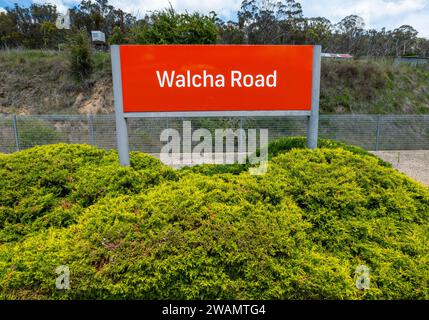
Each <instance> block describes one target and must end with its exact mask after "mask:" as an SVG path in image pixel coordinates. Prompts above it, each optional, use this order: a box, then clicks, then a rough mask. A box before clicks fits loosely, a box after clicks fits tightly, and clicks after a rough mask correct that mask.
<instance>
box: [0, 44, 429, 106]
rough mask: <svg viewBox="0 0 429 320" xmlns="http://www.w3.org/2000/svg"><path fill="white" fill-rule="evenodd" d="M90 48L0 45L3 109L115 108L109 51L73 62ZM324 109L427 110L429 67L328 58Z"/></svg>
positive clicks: (324, 67)
mask: <svg viewBox="0 0 429 320" xmlns="http://www.w3.org/2000/svg"><path fill="white" fill-rule="evenodd" d="M87 48H88V47H86V48H85V47H84V48H83V51H81V50H82V48H79V47H76V46H75V47H74V48H73V51H71V52H56V51H47V50H43V51H40V50H30V51H29V50H22V51H16V50H10V51H0V113H1V112H3V113H17V114H62V113H66V114H76V113H83V114H95V113H98V114H100V113H113V93H112V80H111V67H110V57H109V54H107V53H104V52H99V51H92V53H91V54H90V56H91V60H90V61H92V73H91V74H90V75H87V76H81V73H82V72H83V73H82V74H86V73H85V72H84V71H85V70H86V69H84V70H81V71H80V70H79V69H76V68H74V69H72V68H71V66H73V65H75V64H76V61H82V62H87V61H88V60H86V59H83V58H84V57H81V58H82V60H77V59H79V56H76V53H81V52H83V53H85V54H86V53H87V51H86V50H87ZM86 57H88V55H86ZM71 58H72V59H71ZM84 66H85V65H84ZM72 70H74V71H73V72H71V71H72ZM76 79H81V80H82V81H79V82H76ZM321 111H322V112H323V113H340V114H341V113H369V114H371V113H372V114H427V113H429V69H428V68H413V67H410V66H406V65H405V66H404V65H402V66H396V65H394V64H393V63H392V62H391V61H388V60H384V59H383V60H372V59H361V60H356V61H332V60H325V61H324V62H323V65H322V82H321Z"/></svg>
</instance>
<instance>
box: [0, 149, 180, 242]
mask: <svg viewBox="0 0 429 320" xmlns="http://www.w3.org/2000/svg"><path fill="white" fill-rule="evenodd" d="M131 164H132V167H131V168H124V167H122V166H120V165H119V164H118V161H117V154H116V152H115V151H105V150H100V149H96V148H93V147H90V146H82V145H67V144H58V145H50V146H41V147H35V148H32V149H28V150H25V151H21V152H18V153H14V154H12V155H9V156H7V157H5V158H2V157H0V176H1V177H2V179H1V180H0V195H1V196H0V243H1V242H4V241H11V240H18V239H20V238H21V237H22V236H24V235H26V234H28V233H31V232H33V231H35V230H40V229H41V228H47V227H50V226H56V227H66V226H68V225H70V224H73V223H74V222H75V218H76V217H77V215H78V214H80V212H81V211H82V209H83V208H85V207H87V206H90V205H92V204H93V203H95V202H96V201H97V200H98V199H100V198H102V197H105V196H111V197H113V196H117V195H121V194H137V193H139V192H141V191H142V190H144V189H145V188H148V187H150V186H154V185H156V184H158V183H159V182H160V181H161V180H163V179H175V173H174V172H173V170H172V169H169V168H168V167H166V166H164V165H163V164H161V162H160V161H159V160H157V159H155V158H153V157H150V156H147V155H145V154H138V153H132V156H131Z"/></svg>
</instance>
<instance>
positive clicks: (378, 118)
mask: <svg viewBox="0 0 429 320" xmlns="http://www.w3.org/2000/svg"><path fill="white" fill-rule="evenodd" d="M380 132H381V115H378V116H377V132H376V136H375V151H378V150H379V147H380Z"/></svg>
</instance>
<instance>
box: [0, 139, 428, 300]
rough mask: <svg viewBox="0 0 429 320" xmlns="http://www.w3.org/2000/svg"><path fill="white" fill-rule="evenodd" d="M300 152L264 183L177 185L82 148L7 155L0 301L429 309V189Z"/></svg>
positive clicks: (169, 176) (152, 170)
mask: <svg viewBox="0 0 429 320" xmlns="http://www.w3.org/2000/svg"><path fill="white" fill-rule="evenodd" d="M299 141H300V140H299V139H298V140H295V143H291V142H290V141H289V142H283V144H282V143H280V142H278V143H277V144H276V146H277V147H278V148H277V149H273V151H274V153H275V154H276V156H274V153H273V154H272V158H271V160H270V163H269V170H268V173H267V174H265V175H262V176H251V175H249V173H248V172H246V171H245V170H244V171H242V172H235V170H232V174H231V173H230V172H222V171H223V169H221V170H219V171H218V172H216V174H215V175H213V176H206V175H204V174H206V173H207V172H209V171H210V170H212V168H213V171H216V169H215V167H214V166H213V167H209V169H204V170H203V171H202V173H203V174H200V173H193V172H191V171H190V170H189V169H186V170H185V172H181V171H179V172H178V173H179V174H177V173H176V172H174V171H172V170H171V169H169V168H166V167H165V166H163V165H162V164H160V163H159V161H158V160H156V159H154V158H152V157H149V156H146V155H144V154H140V153H133V154H132V157H131V159H132V160H131V162H132V167H131V168H121V167H120V166H119V165H118V164H117V155H116V153H115V152H108V151H103V150H98V149H95V148H92V147H89V146H76V145H75V146H67V145H57V146H49V147H38V148H33V149H31V150H27V151H23V152H19V153H16V154H12V155H9V156H6V157H0V174H1V175H2V176H5V177H6V179H3V180H1V181H0V195H1V197H0V199H1V201H2V202H1V203H0V208H1V210H2V211H1V212H2V216H1V217H2V220H1V221H3V222H2V223H3V226H4V225H5V221H6V220H7V225H6V228H4V227H2V235H3V236H2V237H3V238H2V242H3V243H2V244H0V298H6V299H15V298H18V299H29V298H30V299H40V298H48V299H71V298H74V299H428V298H429V264H428V262H429V248H428V246H427V235H428V234H429V222H428V221H429V220H428V218H429V190H428V188H427V187H424V186H423V185H421V184H418V183H416V182H414V181H412V180H411V179H409V178H407V177H406V176H405V175H403V174H401V173H398V172H397V171H396V170H394V169H392V168H390V167H387V166H384V165H381V163H380V161H379V159H378V158H376V157H374V156H372V155H369V154H366V153H365V152H364V151H362V150H359V149H355V148H351V149H350V147H345V148H348V149H350V151H349V150H345V149H344V148H339V147H338V145H336V146H335V144H334V143H333V142H324V143H326V144H327V146H330V147H331V148H322V149H317V150H314V151H312V150H308V149H299V148H294V147H293V148H292V147H291V145H294V146H297V145H299V143H300V142H299ZM286 150H287V151H286ZM29 163H31V166H29ZM201 168H207V167H201ZM103 173H104V174H103ZM209 173H210V174H211V172H209ZM65 200H66V201H67V203H64V202H63V201H65ZM12 226H14V228H15V229H16V230H14V232H9V233H8V231H7V229H8V228H9V229H10V228H12ZM5 230H6V231H5ZM19 232H21V233H19ZM16 234H20V235H21V234H25V236H15V235H16ZM8 235H9V238H7V236H8ZM60 265H67V266H68V267H69V268H70V272H71V275H70V277H71V278H70V279H71V289H70V290H65V291H61V290H56V289H55V279H56V277H57V276H58V275H57V274H56V273H55V269H56V268H57V267H58V266H60ZM361 265H365V266H367V267H369V268H370V281H371V282H370V289H368V290H364V291H361V290H359V289H357V288H356V285H355V281H356V274H355V271H356V268H357V267H358V266H361Z"/></svg>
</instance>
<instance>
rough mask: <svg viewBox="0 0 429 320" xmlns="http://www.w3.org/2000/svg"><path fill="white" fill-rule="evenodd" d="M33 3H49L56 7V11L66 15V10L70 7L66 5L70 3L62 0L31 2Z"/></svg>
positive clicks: (34, 0)
mask: <svg viewBox="0 0 429 320" xmlns="http://www.w3.org/2000/svg"><path fill="white" fill-rule="evenodd" d="M32 2H34V3H41V4H43V3H49V4H54V5H56V6H57V10H58V11H59V12H61V13H66V11H67V9H68V8H70V5H68V4H67V3H70V1H64V0H47V1H46V0H45V1H44V0H33V1H32Z"/></svg>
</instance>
